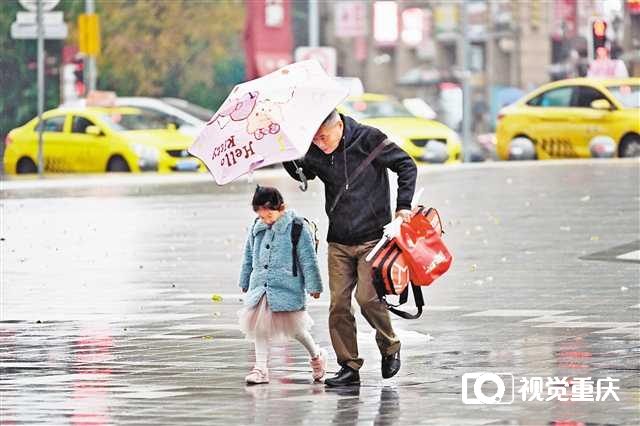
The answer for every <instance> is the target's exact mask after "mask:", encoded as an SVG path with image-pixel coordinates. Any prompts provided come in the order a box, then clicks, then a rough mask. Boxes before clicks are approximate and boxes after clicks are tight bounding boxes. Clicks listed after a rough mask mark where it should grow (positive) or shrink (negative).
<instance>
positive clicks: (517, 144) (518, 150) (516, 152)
mask: <svg viewBox="0 0 640 426" xmlns="http://www.w3.org/2000/svg"><path fill="white" fill-rule="evenodd" d="M537 157H538V156H537V155H536V147H535V145H534V144H533V141H532V140H531V139H529V138H527V137H525V136H518V137H516V138H513V139H512V140H511V142H510V143H509V160H511V161H522V160H535V159H536V158H537Z"/></svg>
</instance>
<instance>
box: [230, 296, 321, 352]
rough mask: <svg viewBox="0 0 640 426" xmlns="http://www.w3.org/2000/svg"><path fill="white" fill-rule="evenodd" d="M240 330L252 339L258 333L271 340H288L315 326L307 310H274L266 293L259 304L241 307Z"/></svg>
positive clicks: (239, 314) (239, 313)
mask: <svg viewBox="0 0 640 426" xmlns="http://www.w3.org/2000/svg"><path fill="white" fill-rule="evenodd" d="M238 316H239V318H240V330H241V331H242V332H243V333H244V334H245V336H246V338H247V339H248V340H250V341H255V339H256V335H258V336H260V337H266V338H267V339H269V340H271V342H286V341H288V340H289V339H290V338H293V337H295V336H296V335H299V334H301V333H304V332H305V331H309V330H310V329H311V326H313V320H312V319H311V317H310V316H309V314H308V313H307V311H305V310H301V311H292V312H273V311H272V310H271V309H270V308H269V303H268V302H267V296H266V295H264V296H262V298H261V299H260V302H258V304H257V305H255V306H252V307H250V308H244V309H241V310H240V311H239V312H238Z"/></svg>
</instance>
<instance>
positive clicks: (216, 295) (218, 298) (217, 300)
mask: <svg viewBox="0 0 640 426" xmlns="http://www.w3.org/2000/svg"><path fill="white" fill-rule="evenodd" d="M211 300H213V301H214V302H222V296H220V295H219V294H214V295H213V296H211Z"/></svg>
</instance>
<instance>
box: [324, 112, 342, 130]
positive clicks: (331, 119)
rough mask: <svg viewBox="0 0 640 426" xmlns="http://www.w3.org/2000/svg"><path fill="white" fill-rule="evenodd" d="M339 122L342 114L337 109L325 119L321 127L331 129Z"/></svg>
mask: <svg viewBox="0 0 640 426" xmlns="http://www.w3.org/2000/svg"><path fill="white" fill-rule="evenodd" d="M338 121H340V114H338V111H336V110H335V109H334V110H333V111H331V112H330V113H329V115H327V118H325V119H324V121H323V122H322V124H321V125H320V127H331V126H333V125H335V124H336V123H337V122H338Z"/></svg>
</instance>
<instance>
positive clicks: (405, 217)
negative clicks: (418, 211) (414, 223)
mask: <svg viewBox="0 0 640 426" xmlns="http://www.w3.org/2000/svg"><path fill="white" fill-rule="evenodd" d="M396 217H401V218H402V221H403V222H405V223H409V222H410V221H411V210H398V211H397V212H396Z"/></svg>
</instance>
